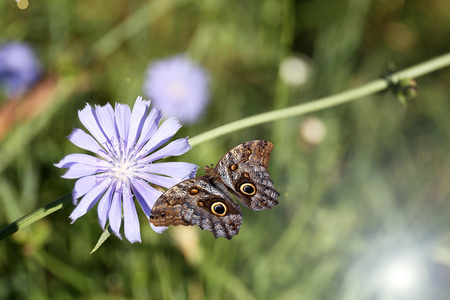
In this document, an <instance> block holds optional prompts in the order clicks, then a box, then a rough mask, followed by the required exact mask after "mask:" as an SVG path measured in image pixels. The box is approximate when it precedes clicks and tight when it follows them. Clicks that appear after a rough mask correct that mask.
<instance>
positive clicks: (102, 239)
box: [89, 225, 111, 254]
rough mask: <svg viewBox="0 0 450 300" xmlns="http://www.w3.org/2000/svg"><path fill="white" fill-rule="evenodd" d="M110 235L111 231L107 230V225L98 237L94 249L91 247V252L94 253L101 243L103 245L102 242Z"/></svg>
mask: <svg viewBox="0 0 450 300" xmlns="http://www.w3.org/2000/svg"><path fill="white" fill-rule="evenodd" d="M110 235H111V232H110V231H109V225H108V226H107V227H106V230H105V231H103V233H102V235H101V236H100V238H99V239H98V241H97V244H96V245H95V247H94V249H92V251H91V253H89V254H92V253H94V252H95V251H97V250H98V248H100V246H101V245H103V243H104V242H105V241H106V240H107V239H108V238H109V236H110Z"/></svg>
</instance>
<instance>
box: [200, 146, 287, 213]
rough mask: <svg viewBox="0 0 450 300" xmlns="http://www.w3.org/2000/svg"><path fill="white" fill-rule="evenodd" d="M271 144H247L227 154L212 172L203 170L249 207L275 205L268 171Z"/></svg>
mask: <svg viewBox="0 0 450 300" xmlns="http://www.w3.org/2000/svg"><path fill="white" fill-rule="evenodd" d="M272 149H273V144H272V143H271V142H268V141H261V140H256V141H248V142H245V143H243V144H240V145H238V146H236V147H234V148H233V149H231V150H230V151H229V152H228V153H226V154H225V155H224V156H223V157H222V158H221V159H220V160H219V162H218V163H217V166H216V167H215V169H214V170H213V169H211V168H208V167H206V175H207V176H211V177H214V176H219V177H220V178H221V180H222V182H223V183H224V184H225V185H226V186H227V188H228V189H229V190H230V191H231V192H232V193H233V194H234V195H235V196H236V197H237V198H238V199H239V200H240V201H241V202H242V204H244V205H245V206H247V207H248V208H250V209H252V210H262V209H267V208H271V207H272V206H274V205H277V204H278V200H277V199H278V196H279V195H280V193H278V191H277V190H276V189H275V187H274V186H273V182H272V180H271V179H270V174H269V172H268V171H267V168H268V166H269V161H270V153H271V152H272Z"/></svg>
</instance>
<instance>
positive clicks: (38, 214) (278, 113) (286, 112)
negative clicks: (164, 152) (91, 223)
mask: <svg viewBox="0 0 450 300" xmlns="http://www.w3.org/2000/svg"><path fill="white" fill-rule="evenodd" d="M447 66H450V53H447V54H444V55H442V56H439V57H436V58H433V59H431V60H428V61H425V62H423V63H420V64H418V65H415V66H413V67H410V68H408V69H405V70H403V71H400V72H397V73H394V74H392V75H390V76H389V79H388V80H386V79H377V80H374V81H372V82H370V83H368V84H366V85H363V86H361V87H359V88H355V89H351V90H349V91H346V92H343V93H340V94H337V95H334V96H330V97H325V98H321V99H318V100H316V101H312V102H308V103H304V104H299V105H296V106H292V107H288V108H283V109H279V110H275V111H271V112H267V113H263V114H259V115H256V116H252V117H248V118H245V119H242V120H239V121H235V122H231V123H228V124H225V125H223V126H220V127H217V128H215V129H212V130H210V131H207V132H204V133H202V134H199V135H197V136H195V137H193V138H191V139H190V143H191V145H192V146H195V145H199V144H201V143H204V142H206V141H209V140H212V139H214V138H217V137H219V136H222V135H225V134H227V133H230V132H234V131H237V130H240V129H243V128H247V127H251V126H255V125H258V124H263V123H268V122H273V121H277V120H281V119H285V118H290V117H294V116H299V115H302V114H306V113H310V112H313V111H318V110H322V109H325V108H330V107H333V106H336V105H339V104H342V103H345V102H349V101H353V100H356V99H360V98H362V97H365V96H368V95H371V94H375V93H377V92H380V91H383V90H385V89H387V88H388V86H389V83H390V82H394V83H396V82H398V81H399V80H401V79H404V78H415V77H419V76H422V75H425V74H428V73H431V72H433V71H436V70H439V69H442V68H444V67H447ZM71 200H72V197H71V195H70V194H69V195H65V196H63V197H61V198H59V199H58V200H56V201H53V202H51V203H49V204H47V205H45V206H43V207H42V208H40V209H38V210H36V211H34V212H32V213H30V214H28V215H26V216H24V217H22V218H20V219H19V220H17V221H15V222H14V223H11V224H10V225H8V226H6V227H5V228H3V229H1V230H0V240H2V239H4V238H5V237H7V236H10V235H11V234H13V233H14V232H16V231H18V230H19V229H22V228H24V227H26V226H28V225H30V224H32V223H34V222H36V221H38V220H40V219H42V218H44V217H45V216H47V215H49V214H51V213H53V212H55V211H57V210H60V209H62V208H64V207H65V206H67V205H68V204H69V203H70V202H71Z"/></svg>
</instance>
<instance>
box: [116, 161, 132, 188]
mask: <svg viewBox="0 0 450 300" xmlns="http://www.w3.org/2000/svg"><path fill="white" fill-rule="evenodd" d="M112 173H113V176H114V177H116V179H117V180H120V181H121V182H123V183H125V182H129V180H130V177H133V176H134V174H135V170H134V168H133V166H132V163H131V162H130V161H129V160H125V161H120V162H118V163H117V164H116V165H115V166H114V167H113V168H112Z"/></svg>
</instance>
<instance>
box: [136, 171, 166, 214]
mask: <svg viewBox="0 0 450 300" xmlns="http://www.w3.org/2000/svg"><path fill="white" fill-rule="evenodd" d="M131 188H132V190H133V193H134V195H135V196H136V199H137V200H138V202H139V204H140V205H141V207H142V210H143V211H144V214H145V215H146V216H147V218H148V217H149V216H150V213H151V211H152V207H153V205H154V204H155V202H156V200H157V199H158V198H159V196H161V195H162V192H160V191H158V190H157V189H155V188H153V187H151V186H150V185H148V184H147V183H145V182H143V181H142V180H140V179H136V180H133V181H132V185H131Z"/></svg>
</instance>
